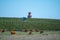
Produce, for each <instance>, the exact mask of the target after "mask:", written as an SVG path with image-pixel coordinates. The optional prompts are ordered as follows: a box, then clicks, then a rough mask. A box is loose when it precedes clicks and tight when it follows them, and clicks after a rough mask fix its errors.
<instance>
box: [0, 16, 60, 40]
mask: <svg viewBox="0 0 60 40" xmlns="http://www.w3.org/2000/svg"><path fill="white" fill-rule="evenodd" d="M2 29H6V31H5V32H0V40H60V19H42V18H31V19H27V20H26V21H23V19H22V18H7V17H0V30H2ZM24 29H27V30H36V29H38V30H39V32H36V31H34V32H32V34H31V35H29V31H28V32H22V31H21V30H24ZM10 30H15V31H16V34H15V35H11V31H10ZM41 30H43V33H42V34H41V33H40V31H41Z"/></svg>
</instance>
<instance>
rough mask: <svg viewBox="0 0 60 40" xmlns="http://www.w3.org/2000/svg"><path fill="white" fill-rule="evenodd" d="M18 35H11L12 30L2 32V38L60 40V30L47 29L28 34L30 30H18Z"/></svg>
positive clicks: (14, 39) (2, 39)
mask: <svg viewBox="0 0 60 40" xmlns="http://www.w3.org/2000/svg"><path fill="white" fill-rule="evenodd" d="M16 33H17V34H16V35H11V34H10V32H4V33H0V40H60V31H47V32H44V33H42V34H40V33H39V32H33V33H32V35H28V32H27V33H26V32H16Z"/></svg>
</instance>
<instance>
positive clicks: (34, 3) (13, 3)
mask: <svg viewBox="0 0 60 40" xmlns="http://www.w3.org/2000/svg"><path fill="white" fill-rule="evenodd" d="M28 12H32V17H33V18H52V19H60V0H0V17H27V15H28Z"/></svg>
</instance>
